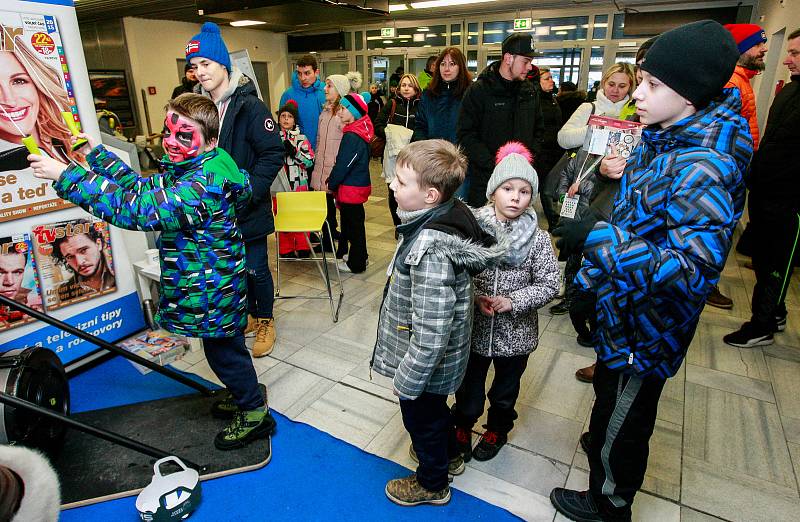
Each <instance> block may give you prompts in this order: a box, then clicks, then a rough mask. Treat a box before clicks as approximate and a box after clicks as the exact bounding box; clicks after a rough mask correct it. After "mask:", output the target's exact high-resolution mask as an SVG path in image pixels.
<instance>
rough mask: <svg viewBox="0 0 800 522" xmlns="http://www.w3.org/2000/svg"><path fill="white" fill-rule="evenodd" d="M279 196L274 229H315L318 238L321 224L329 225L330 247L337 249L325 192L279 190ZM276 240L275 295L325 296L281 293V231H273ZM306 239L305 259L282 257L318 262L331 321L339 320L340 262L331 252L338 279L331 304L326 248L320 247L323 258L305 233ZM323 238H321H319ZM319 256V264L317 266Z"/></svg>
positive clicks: (323, 225)
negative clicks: (307, 249) (336, 295)
mask: <svg viewBox="0 0 800 522" xmlns="http://www.w3.org/2000/svg"><path fill="white" fill-rule="evenodd" d="M276 198H277V200H278V212H277V214H275V232H316V233H317V234H319V236H320V238H324V235H323V233H322V228H323V227H328V238H329V239H330V242H331V245H330V246H331V250H332V251H334V252H335V251H336V246H335V245H334V244H333V234H331V227H330V224H328V223H327V222H326V221H325V218H326V216H327V215H328V203H327V200H326V198H325V192H278V193H277V195H276ZM275 241H276V244H277V248H275V256H276V265H275V266H276V267H277V270H276V272H277V278H276V281H275V299H294V298H303V299H325V296H309V295H281V256H280V251H281V244H280V234H275ZM306 241H307V242H308V247H309V249H310V254H311V257H309V258H308V259H289V260H287V259H284V261H291V262H292V263H296V262H298V261H305V262H309V261H310V262H313V263H317V268H319V271H320V274H321V275H322V278H323V279H324V280H325V286H326V287H327V289H328V297H327V299H328V300H329V301H330V303H331V316H332V317H333V322H334V323H335V322H337V321H338V320H339V308H341V306H342V299H343V298H344V287H343V286H342V276H341V274H340V273H339V265H337V264H336V256H332V259H331V262H332V263H333V266H334V267H335V268H336V279H337V280H338V282H339V302H338V303H337V304H336V305H334V298H333V290H332V287H331V278H330V272H329V271H328V257H327V256H326V255H325V249H324V248H323V249H322V258H321V259H320V258H319V257H317V256H316V255H315V253H314V249H313V248H312V246H311V241H310V240H309V238H308V234H306ZM322 241H324V239H322ZM320 260H321V261H322V266H320Z"/></svg>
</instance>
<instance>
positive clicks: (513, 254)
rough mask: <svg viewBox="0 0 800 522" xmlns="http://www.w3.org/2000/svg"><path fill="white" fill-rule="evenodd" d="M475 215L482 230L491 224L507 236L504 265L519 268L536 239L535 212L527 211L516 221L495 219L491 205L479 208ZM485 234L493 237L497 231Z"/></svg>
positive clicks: (536, 223)
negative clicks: (507, 244)
mask: <svg viewBox="0 0 800 522" xmlns="http://www.w3.org/2000/svg"><path fill="white" fill-rule="evenodd" d="M475 213H476V214H477V216H478V223H480V224H481V227H483V228H484V230H486V228H485V226H484V225H486V224H491V225H493V226H494V227H496V228H497V229H499V230H501V231H502V233H505V234H507V235H508V239H509V242H510V246H509V248H508V253H507V254H506V257H505V259H504V260H503V262H504V263H505V264H507V265H511V266H519V265H521V264H522V263H523V262H525V260H526V259H527V258H528V254H529V253H530V251H531V248H532V247H533V242H534V240H535V239H536V231H537V230H538V229H539V226H538V220H537V219H536V212H535V211H534V210H533V209H531V208H529V209H527V210H526V211H525V212H523V213H522V214H521V215H520V216H519V217H518V218H517V219H514V220H511V221H500V220H499V219H497V215H496V214H495V210H494V205H492V204H489V205H486V206H483V207H481V208H479V209H478V210H477V211H475ZM486 232H488V233H490V234H493V235H494V234H496V233H497V230H486Z"/></svg>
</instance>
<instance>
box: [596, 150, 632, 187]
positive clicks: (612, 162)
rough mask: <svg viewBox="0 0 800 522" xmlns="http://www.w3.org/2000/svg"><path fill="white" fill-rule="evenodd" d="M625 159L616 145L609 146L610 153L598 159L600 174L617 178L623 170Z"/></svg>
mask: <svg viewBox="0 0 800 522" xmlns="http://www.w3.org/2000/svg"><path fill="white" fill-rule="evenodd" d="M626 161H627V160H626V159H625V158H623V157H622V156H620V155H619V150H618V149H617V146H616V145H613V146H612V147H611V154H609V155H608V156H606V157H604V158H603V159H602V160H601V161H600V174H602V175H603V176H605V177H607V178H610V179H619V178H621V177H622V173H623V172H624V171H625V163H626Z"/></svg>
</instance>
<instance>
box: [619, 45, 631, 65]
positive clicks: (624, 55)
mask: <svg viewBox="0 0 800 522" xmlns="http://www.w3.org/2000/svg"><path fill="white" fill-rule="evenodd" d="M634 49H635V47H634ZM623 62H624V63H629V64H631V65H636V51H617V54H616V55H615V56H614V63H623Z"/></svg>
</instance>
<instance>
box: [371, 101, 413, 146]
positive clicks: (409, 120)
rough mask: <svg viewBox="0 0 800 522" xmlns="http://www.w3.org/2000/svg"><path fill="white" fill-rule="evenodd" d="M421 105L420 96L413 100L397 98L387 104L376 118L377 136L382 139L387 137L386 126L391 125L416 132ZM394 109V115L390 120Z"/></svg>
mask: <svg viewBox="0 0 800 522" xmlns="http://www.w3.org/2000/svg"><path fill="white" fill-rule="evenodd" d="M418 105H419V96H414V97H413V98H411V99H406V98H403V97H402V96H395V97H393V98H392V99H390V100H389V101H387V102H386V105H384V106H383V108H382V109H381V112H380V113H379V114H378V117H377V118H375V135H376V136H380V137H381V138H385V137H386V126H387V125H389V124H390V123H393V124H394V125H400V126H402V127H405V128H406V129H411V130H412V131H413V130H414V121H415V116H416V114H417V106H418ZM392 107H394V114H393V115H392V117H391V121H390V119H389V115H390V114H391V113H392Z"/></svg>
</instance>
